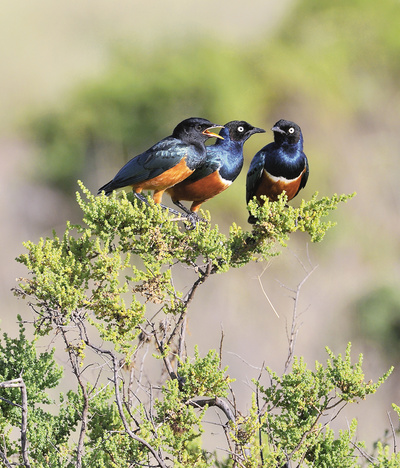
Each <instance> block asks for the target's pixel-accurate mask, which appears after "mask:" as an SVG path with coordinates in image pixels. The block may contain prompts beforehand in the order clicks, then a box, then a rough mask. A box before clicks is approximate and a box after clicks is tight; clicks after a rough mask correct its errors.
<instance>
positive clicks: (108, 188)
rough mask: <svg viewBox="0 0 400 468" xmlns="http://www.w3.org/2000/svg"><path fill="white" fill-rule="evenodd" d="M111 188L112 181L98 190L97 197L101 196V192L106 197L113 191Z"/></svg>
mask: <svg viewBox="0 0 400 468" xmlns="http://www.w3.org/2000/svg"><path fill="white" fill-rule="evenodd" d="M113 190H114V189H113V187H112V180H110V182H108V183H107V184H105V185H103V187H100V188H99V190H98V191H97V195H101V192H104V193H105V194H106V195H110V193H111V192H112V191H113Z"/></svg>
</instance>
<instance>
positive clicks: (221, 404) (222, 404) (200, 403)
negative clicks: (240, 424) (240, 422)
mask: <svg viewBox="0 0 400 468" xmlns="http://www.w3.org/2000/svg"><path fill="white" fill-rule="evenodd" d="M187 404H189V405H191V406H194V407H198V408H204V406H206V405H208V406H216V407H217V408H219V409H220V410H222V411H223V412H224V414H225V416H226V417H227V418H228V420H229V421H232V422H233V423H234V422H235V415H234V414H233V412H232V410H231V408H230V407H229V405H228V403H227V402H226V401H224V400H223V399H222V398H219V397H214V398H201V397H200V398H198V399H197V398H196V399H195V400H194V399H191V400H189V401H188V402H187Z"/></svg>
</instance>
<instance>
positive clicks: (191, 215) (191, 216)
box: [172, 200, 206, 228]
mask: <svg viewBox="0 0 400 468" xmlns="http://www.w3.org/2000/svg"><path fill="white" fill-rule="evenodd" d="M172 201H173V203H174V205H176V206H177V207H178V208H180V209H181V210H183V211H184V212H185V213H186V215H187V219H188V220H189V221H190V222H191V223H192V225H193V228H194V227H195V226H196V223H199V222H200V221H201V222H203V223H205V222H206V220H205V219H203V218H200V216H199V215H198V214H197V213H196V212H195V211H191V210H189V209H188V208H186V206H185V205H183V204H182V203H181V202H180V201H179V200H172Z"/></svg>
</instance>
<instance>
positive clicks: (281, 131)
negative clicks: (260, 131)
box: [271, 127, 286, 134]
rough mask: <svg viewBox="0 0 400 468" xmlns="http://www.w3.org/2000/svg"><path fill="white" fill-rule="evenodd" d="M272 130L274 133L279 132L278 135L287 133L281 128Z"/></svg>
mask: <svg viewBox="0 0 400 468" xmlns="http://www.w3.org/2000/svg"><path fill="white" fill-rule="evenodd" d="M271 130H272V131H273V132H278V133H283V134H285V133H286V132H285V130H282V129H281V128H279V127H272V128H271Z"/></svg>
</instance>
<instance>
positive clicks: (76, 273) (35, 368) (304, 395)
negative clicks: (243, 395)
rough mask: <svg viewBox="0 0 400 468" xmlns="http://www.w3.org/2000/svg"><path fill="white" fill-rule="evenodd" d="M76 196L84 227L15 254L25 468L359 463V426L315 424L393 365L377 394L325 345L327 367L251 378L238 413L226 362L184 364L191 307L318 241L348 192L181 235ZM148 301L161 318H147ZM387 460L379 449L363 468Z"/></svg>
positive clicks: (8, 348) (7, 435)
mask: <svg viewBox="0 0 400 468" xmlns="http://www.w3.org/2000/svg"><path fill="white" fill-rule="evenodd" d="M81 189H82V193H83V195H82V194H81V193H78V194H77V200H78V203H79V206H80V208H81V209H82V211H83V220H82V224H76V225H71V224H70V223H67V227H66V231H65V233H64V235H63V236H60V237H58V236H57V235H56V234H55V233H54V234H53V237H52V238H47V239H41V240H40V241H39V242H38V243H37V244H34V243H32V242H27V243H26V244H25V247H26V248H27V250H28V252H27V253H25V254H22V255H21V256H20V257H18V259H17V260H18V261H19V262H21V263H22V264H24V265H25V266H26V267H27V269H28V270H29V272H30V275H29V277H28V278H25V279H21V281H20V285H19V288H17V289H15V294H16V295H17V296H20V297H23V298H29V301H30V305H31V307H32V310H33V311H34V314H35V320H34V323H33V325H34V330H35V332H36V334H37V338H35V340H34V341H33V342H29V341H28V340H26V338H25V330H24V328H23V327H22V325H20V337H19V339H16V340H12V339H10V338H8V336H6V335H5V345H4V346H1V347H0V356H2V367H1V368H0V370H1V372H0V376H1V380H3V381H6V380H7V379H8V380H9V379H11V378H15V377H16V376H18V375H19V374H21V372H22V375H23V378H24V382H25V384H26V387H27V389H28V404H29V417H28V432H27V437H28V440H29V452H28V455H29V457H30V458H31V460H32V461H34V462H35V463H36V465H35V466H39V467H42V466H43V467H44V466H48V465H50V466H54V467H60V468H61V467H68V468H69V467H70V466H72V465H74V466H75V464H77V465H80V464H82V466H96V467H127V468H128V467H129V466H132V463H136V464H139V465H140V464H141V465H152V466H161V467H163V468H165V467H167V466H172V465H170V464H169V462H171V464H173V466H177V467H189V466H190V467H195V468H207V467H211V466H219V467H234V466H238V465H240V466H244V467H246V468H256V467H259V466H274V467H275V466H283V465H284V464H285V463H286V462H287V461H289V460H292V461H293V462H297V463H299V466H300V465H301V466H326V467H328V466H340V467H355V466H359V465H357V458H356V456H355V453H356V450H357V448H356V447H357V444H355V443H354V442H353V439H354V433H355V430H356V422H355V421H354V422H353V423H352V424H351V425H350V428H348V429H346V430H342V431H340V432H339V434H335V433H334V432H333V430H332V429H331V428H330V427H329V422H326V421H324V418H326V417H329V418H331V419H334V418H336V416H337V415H338V414H339V412H340V410H341V409H342V408H343V407H344V406H345V405H347V404H350V403H355V402H357V401H360V400H362V399H365V398H366V397H367V396H368V395H370V394H373V393H375V392H376V390H377V389H378V388H379V386H380V385H381V384H382V383H383V381H384V380H385V379H386V378H387V377H388V375H389V374H390V372H391V370H389V371H388V372H387V373H386V374H384V376H383V377H382V378H381V379H379V380H378V382H377V383H375V384H373V383H371V382H365V377H364V373H363V370H362V356H360V357H359V359H358V361H357V362H356V363H355V364H352V363H351V357H350V345H349V346H348V348H347V349H346V353H345V356H344V357H342V356H341V355H340V354H339V355H337V356H336V355H334V354H333V353H332V351H330V350H329V349H327V352H328V355H329V359H328V361H327V362H326V364H325V365H322V364H320V363H318V362H317V363H316V365H315V370H310V369H308V368H307V365H306V363H305V362H304V360H303V358H301V357H300V358H297V357H294V358H293V360H292V367H291V370H290V371H286V372H285V373H284V374H283V375H282V376H279V375H278V374H276V373H275V372H273V371H272V370H270V369H268V368H267V370H268V373H269V376H270V378H269V383H268V385H267V386H266V385H264V384H263V383H262V382H261V380H260V377H261V376H260V377H259V379H258V380H254V384H255V393H254V394H253V396H252V401H251V405H249V406H250V409H249V411H248V414H244V413H243V412H241V411H240V410H239V409H238V408H237V406H236V403H235V398H234V393H233V389H232V386H231V384H232V383H233V382H234V380H235V379H233V378H231V377H230V376H229V375H228V374H227V372H228V369H227V368H226V367H225V368H223V367H221V360H220V356H219V355H218V354H217V353H216V352H215V351H213V350H211V351H209V352H208V353H206V354H205V356H204V357H201V356H200V353H199V351H198V349H197V347H196V348H195V350H194V356H193V357H190V356H189V355H187V354H186V353H185V351H184V350H185V324H186V319H187V309H188V306H189V304H190V301H191V300H192V298H193V295H194V294H195V293H196V291H197V289H198V288H199V287H200V286H201V285H202V284H203V283H204V282H205V281H206V280H208V279H209V278H210V277H212V275H213V274H215V273H225V272H227V271H228V270H229V269H230V268H238V267H241V266H244V265H246V264H247V263H249V262H250V261H254V260H262V259H268V258H269V257H271V256H272V255H276V254H277V246H279V245H280V246H284V245H285V243H286V242H287V240H288V238H289V234H290V233H293V232H295V231H297V230H300V231H304V232H307V233H308V234H309V235H310V237H311V240H312V241H314V242H317V241H321V240H322V238H323V237H324V234H325V233H326V231H327V230H328V229H329V228H330V227H332V225H333V224H332V223H330V222H324V221H322V218H323V217H325V216H327V215H328V214H329V213H330V212H331V211H332V210H333V209H335V208H336V207H337V206H338V204H339V203H341V202H344V201H347V199H349V198H351V196H345V195H342V196H340V197H338V196H337V195H334V196H333V197H331V198H328V197H324V198H322V199H320V200H318V199H317V195H316V194H315V195H314V196H313V197H312V199H311V200H309V201H304V200H303V201H302V202H301V204H300V206H299V208H293V207H287V205H286V196H285V195H283V196H281V197H280V199H279V200H278V201H277V202H274V203H271V202H268V201H267V200H266V203H265V204H264V205H263V206H259V205H258V204H257V203H256V202H251V203H250V205H249V210H250V213H251V214H252V215H253V216H254V217H255V218H256V223H255V224H254V225H253V226H252V230H251V231H244V230H243V229H242V228H241V227H239V226H237V225H235V224H234V225H233V226H231V228H230V230H229V234H228V235H225V234H223V233H221V232H220V231H219V228H218V226H216V225H212V224H211V220H210V216H209V214H208V213H207V214H206V213H204V215H205V216H206V221H205V222H201V223H198V224H197V225H196V227H195V228H194V229H189V230H188V229H185V224H186V221H185V218H179V219H177V218H173V217H171V216H170V215H169V213H168V211H167V210H164V209H162V208H161V207H160V206H158V205H155V204H154V203H153V202H152V201H151V200H150V201H149V206H143V205H141V204H140V203H139V202H138V201H137V200H136V198H134V197H133V196H132V195H131V194H129V195H126V194H125V193H124V192H122V194H121V196H117V195H116V194H115V193H114V194H113V195H112V196H110V197H105V196H104V195H102V196H99V197H95V196H93V195H92V194H91V193H90V192H89V191H88V190H87V189H86V188H85V187H84V186H83V185H82V184H81ZM189 227H190V226H189ZM178 266H184V267H185V269H186V270H188V271H189V273H190V275H189V274H185V284H184V286H185V287H186V288H187V285H188V282H190V281H191V282H192V286H191V287H190V288H189V291H188V292H187V294H184V293H183V290H179V288H178V285H177V283H178V282H179V281H178V280H177V278H176V273H175V270H176V267H178ZM151 305H153V306H156V307H158V311H156V312H155V313H154V312H152V315H151V314H150V313H149V310H148V309H149V307H150V306H151ZM158 316H159V322H156V321H155V318H156V317H158ZM53 335H54V337H60V338H61V339H62V341H63V346H64V348H65V350H66V353H67V355H68V361H69V365H70V372H71V374H72V376H74V377H75V380H76V383H77V387H78V388H77V391H73V390H70V391H69V392H68V393H67V395H66V397H64V396H61V397H60V403H59V405H58V408H57V411H50V410H48V409H47V408H44V407H43V406H40V407H39V406H37V404H38V403H41V404H42V405H43V404H45V405H49V404H51V403H52V402H51V400H50V399H49V398H48V395H47V393H46V390H47V389H48V388H54V387H56V386H58V385H59V380H60V378H61V375H62V373H61V370H60V369H59V368H58V367H57V366H56V364H55V362H54V358H53V352H46V353H42V354H41V355H40V356H39V357H37V356H36V351H35V345H36V341H37V340H38V339H39V338H38V337H42V338H41V339H44V337H46V336H49V337H51V336H53ZM54 339H55V338H54ZM150 346H152V347H153V349H154V351H155V352H154V353H153V354H152V357H153V360H152V366H154V365H156V366H158V367H160V366H161V369H159V371H160V376H161V377H160V382H159V384H158V385H156V384H155V383H149V384H148V385H145V384H144V383H143V381H142V374H143V368H144V366H145V359H146V356H147V354H148V353H147V351H146V350H148V349H149V347H150ZM6 356H7V358H6ZM39 362H40V366H39ZM146 365H147V364H146ZM90 369H101V370H100V371H99V373H98V375H97V377H96V378H95V379H93V378H88V376H89V375H90V374H88V372H89V371H90ZM83 376H86V377H85V378H83ZM104 377H106V383H104ZM19 392H20V390H19V389H17V388H11V389H4V394H5V395H7V397H6V398H7V400H3V401H2V402H1V406H0V407H1V409H2V419H0V423H1V426H0V427H1V429H2V432H3V438H4V441H5V444H6V448H7V454H8V456H11V455H12V454H15V456H17V457H19V459H21V458H23V453H22V452H21V447H22V445H21V447H20V445H19V442H18V441H17V440H14V439H13V438H12V437H11V431H12V429H16V428H18V427H19V425H20V424H21V408H20V407H18V406H14V405H12V404H10V401H12V402H18V401H20V399H21V396H20V393H19ZM231 396H233V398H232V401H231V400H230V397H231ZM262 400H264V404H263V405H262V406H261V405H260V401H262ZM395 409H396V408H395ZM211 411H214V412H215V411H217V412H219V414H220V416H219V417H220V418H221V427H222V428H223V430H224V433H225V436H226V443H227V450H228V452H229V456H228V457H226V456H225V455H223V456H222V457H221V456H220V454H219V453H218V454H217V453H210V452H206V451H205V450H204V449H203V448H202V435H203V434H204V432H205V431H206V424H205V420H204V417H205V415H206V414H207V413H208V412H211ZM21 440H22V439H21ZM358 447H359V448H360V450H361V449H362V444H360V445H358ZM0 450H1V449H0ZM363 450H364V449H363ZM25 455H26V454H25ZM396 457H397V455H396V454H392V453H390V451H388V449H387V447H386V446H385V445H384V444H382V443H381V444H380V445H378V446H377V457H376V458H374V459H373V460H374V463H375V462H376V463H378V465H374V466H381V465H379V463H392V461H393V463H394V461H395V460H397V458H396ZM371 459H372V458H371ZM382 466H383V465H382ZM388 466H389V465H388Z"/></svg>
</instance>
